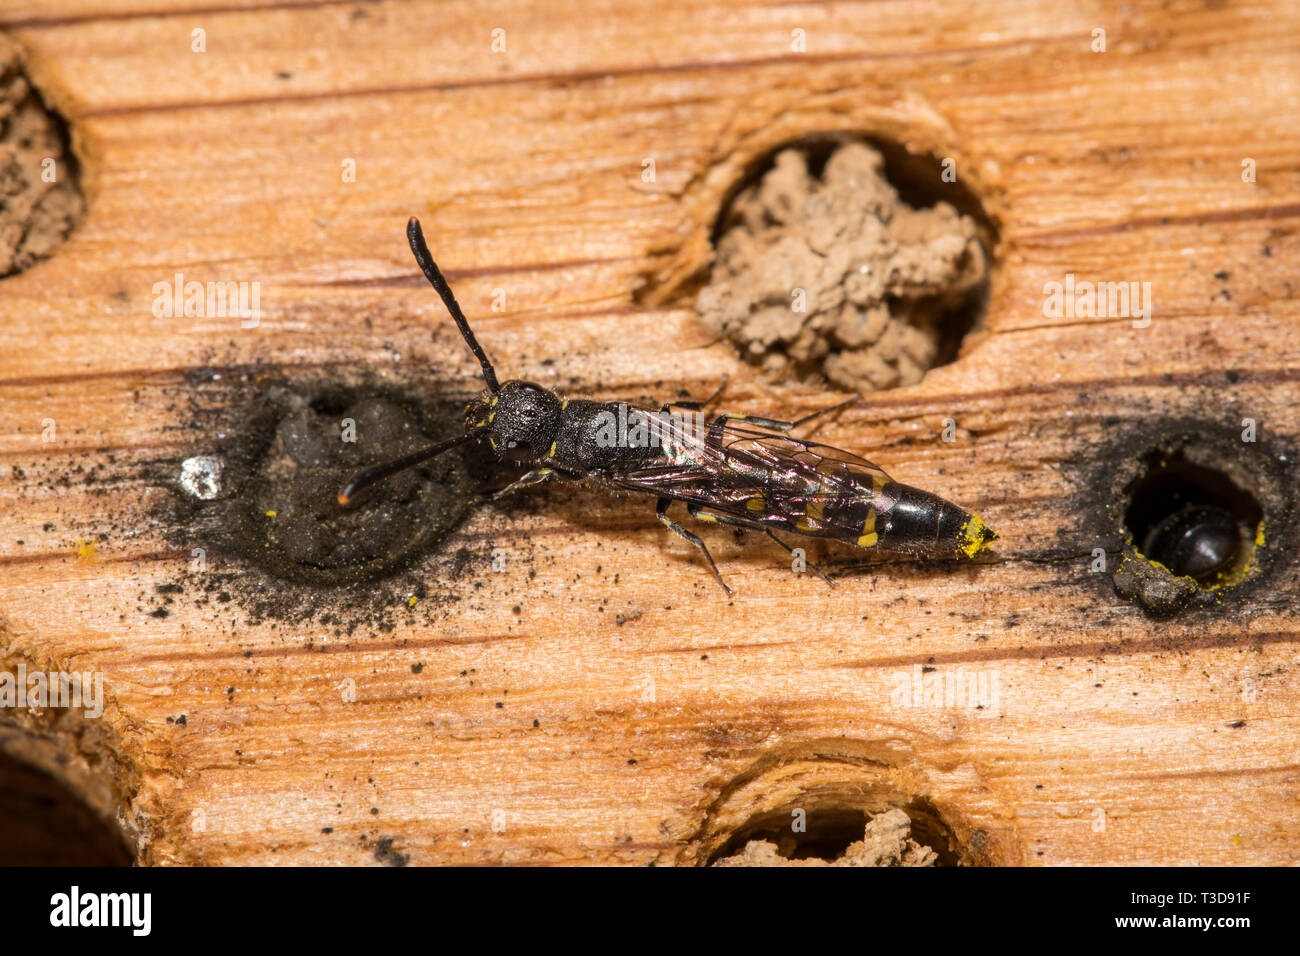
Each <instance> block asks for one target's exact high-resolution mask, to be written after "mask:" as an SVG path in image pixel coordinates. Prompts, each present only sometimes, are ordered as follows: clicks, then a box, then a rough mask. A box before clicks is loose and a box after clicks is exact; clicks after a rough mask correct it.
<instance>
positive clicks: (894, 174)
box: [696, 134, 997, 391]
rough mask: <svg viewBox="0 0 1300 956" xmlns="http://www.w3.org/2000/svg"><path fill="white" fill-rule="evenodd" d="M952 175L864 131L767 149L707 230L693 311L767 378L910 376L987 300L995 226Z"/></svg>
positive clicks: (932, 160)
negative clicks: (708, 260) (709, 258)
mask: <svg viewBox="0 0 1300 956" xmlns="http://www.w3.org/2000/svg"><path fill="white" fill-rule="evenodd" d="M955 172H956V170H955V167H954V166H951V165H949V166H945V161H944V159H943V158H941V157H937V156H932V155H916V154H913V153H910V152H908V151H907V150H905V149H904V148H903V147H902V146H900V145H898V144H897V143H890V142H887V141H883V140H879V139H872V138H869V137H866V136H847V135H843V134H835V135H827V136H812V137H806V138H804V139H801V140H799V141H797V142H794V143H790V144H786V145H785V146H782V147H780V148H779V149H777V150H774V151H773V152H771V153H769V154H767V155H766V156H765V157H763V158H762V159H761V160H760V161H758V162H756V163H755V164H753V166H751V168H750V169H749V170H748V173H747V175H746V176H745V177H744V178H743V179H742V180H741V182H740V183H738V185H737V186H736V187H735V189H734V190H733V191H732V194H731V197H730V199H729V201H728V202H727V203H726V205H725V206H724V209H723V212H722V214H721V215H720V216H719V218H718V221H717V223H716V225H715V228H714V232H713V241H714V247H715V251H716V256H715V262H714V266H713V272H712V276H711V278H710V281H709V284H708V285H707V286H706V287H705V288H704V289H703V290H702V291H701V292H700V294H699V296H698V298H697V300H696V307H697V309H698V311H699V313H700V316H701V318H702V320H703V321H704V323H705V325H706V326H708V327H710V328H711V329H713V330H715V331H717V332H719V333H721V334H723V335H724V336H726V337H727V338H728V339H729V340H730V341H731V342H732V343H733V344H734V345H735V346H736V348H737V349H738V351H739V352H740V354H741V356H742V357H743V358H745V359H746V360H747V361H749V362H751V363H753V364H754V365H757V366H758V367H760V368H761V369H762V370H763V371H764V372H765V373H767V374H768V375H769V376H770V377H772V378H774V379H796V380H802V381H809V382H814V383H818V382H821V381H823V380H829V381H830V382H832V383H834V384H835V385H838V386H840V387H842V388H845V389H848V390H854V391H859V390H861V391H872V390H879V389H886V388H894V387H898V386H905V385H912V384H915V383H916V382H919V381H920V380H921V378H922V377H923V376H924V374H925V373H926V372H927V371H928V370H929V369H931V368H935V367H937V366H940V365H944V364H947V363H949V362H951V361H953V360H954V359H955V358H956V357H957V355H958V353H959V352H960V350H961V345H962V342H963V340H964V338H965V336H966V335H967V334H968V333H969V332H970V331H971V330H972V329H973V328H975V327H976V326H977V325H978V324H979V323H980V322H981V321H982V318H983V314H984V310H985V307H986V304H987V301H988V291H989V270H990V262H991V250H992V249H993V248H994V247H995V245H996V239H997V236H996V229H995V228H994V226H993V224H992V221H991V220H990V218H989V217H988V216H987V215H986V214H985V213H984V211H983V209H982V207H981V204H980V202H979V199H978V198H977V197H976V196H974V195H973V194H972V193H971V192H970V191H969V190H967V189H966V187H965V186H963V185H962V184H961V182H960V180H959V179H957V180H955V181H948V180H949V179H952V177H953V176H954V175H955ZM945 173H947V176H945Z"/></svg>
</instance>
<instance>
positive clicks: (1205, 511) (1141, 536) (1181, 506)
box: [1124, 453, 1263, 588]
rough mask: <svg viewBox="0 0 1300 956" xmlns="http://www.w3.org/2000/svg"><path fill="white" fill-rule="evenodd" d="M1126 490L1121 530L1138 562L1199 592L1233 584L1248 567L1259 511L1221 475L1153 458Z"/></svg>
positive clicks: (1173, 458) (1175, 458) (1182, 461)
mask: <svg viewBox="0 0 1300 956" xmlns="http://www.w3.org/2000/svg"><path fill="white" fill-rule="evenodd" d="M1146 465H1147V467H1146V471H1145V473H1144V474H1142V475H1141V476H1140V477H1139V478H1138V479H1137V480H1136V481H1135V482H1134V483H1133V484H1132V485H1130V487H1129V489H1128V493H1129V501H1128V506H1127V508H1126V509H1125V512H1124V526H1125V528H1126V529H1127V531H1128V532H1129V533H1130V534H1131V535H1132V540H1133V547H1134V549H1135V550H1136V552H1137V554H1138V555H1139V556H1140V557H1143V558H1146V559H1147V560H1149V561H1152V562H1155V563H1157V564H1159V565H1160V566H1162V567H1163V568H1165V569H1166V570H1168V571H1169V572H1170V573H1171V574H1173V575H1174V576H1176V577H1187V578H1192V579H1194V580H1195V581H1196V582H1197V585H1198V586H1199V587H1201V588H1212V587H1216V586H1221V585H1224V584H1232V583H1235V582H1236V581H1238V580H1240V579H1241V577H1242V576H1243V575H1244V574H1245V572H1246V570H1247V568H1248V567H1249V564H1250V559H1251V554H1252V552H1253V551H1254V547H1255V540H1256V537H1257V536H1258V534H1259V530H1260V522H1261V521H1262V520H1263V512H1262V511H1261V509H1260V506H1259V502H1257V501H1256V500H1255V498H1254V496H1253V495H1251V494H1250V493H1249V492H1248V491H1245V490H1244V489H1242V488H1239V487H1238V486H1237V485H1236V484H1235V483H1234V482H1233V481H1232V479H1231V478H1229V477H1228V476H1227V475H1226V474H1224V473H1223V472H1220V471H1216V470H1214V469H1212V468H1207V467H1204V466H1201V465H1198V464H1194V463H1193V462H1190V461H1188V460H1187V459H1186V458H1185V457H1183V456H1182V455H1179V454H1173V455H1163V454H1159V453H1153V454H1151V455H1149V456H1148V457H1147V461H1146Z"/></svg>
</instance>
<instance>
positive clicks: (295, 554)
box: [180, 384, 491, 585]
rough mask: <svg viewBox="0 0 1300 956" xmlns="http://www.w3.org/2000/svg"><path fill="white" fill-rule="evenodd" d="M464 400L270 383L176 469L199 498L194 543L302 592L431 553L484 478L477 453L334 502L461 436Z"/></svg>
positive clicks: (374, 574) (451, 456) (364, 577)
mask: <svg viewBox="0 0 1300 956" xmlns="http://www.w3.org/2000/svg"><path fill="white" fill-rule="evenodd" d="M463 410H464V404H463V402H439V403H436V404H434V405H431V406H430V407H428V408H427V409H423V408H422V407H421V406H418V405H416V404H414V403H413V402H410V401H407V400H406V399H404V398H403V397H402V396H400V395H397V394H395V393H386V392H379V393H376V392H374V391H370V390H368V389H361V388H357V387H349V386H337V387H333V388H327V389H324V390H321V391H315V390H311V389H306V388H303V387H302V386H297V385H291V384H275V385H271V386H270V387H268V388H267V389H266V391H265V393H264V394H263V396H262V397H261V399H260V400H259V401H258V402H257V403H256V404H255V406H254V407H253V408H252V409H250V410H249V411H248V412H247V413H246V414H247V417H246V420H245V421H244V422H243V424H241V425H239V426H237V427H235V428H234V429H232V431H231V432H230V433H228V434H225V435H223V436H221V440H220V441H219V442H218V443H217V444H216V445H214V447H213V449H212V450H211V451H210V452H209V453H206V454H202V455H197V456H194V457H192V458H189V459H187V460H186V461H185V462H183V463H182V469H181V476H180V484H181V486H182V488H183V489H184V490H185V491H186V492H187V493H188V494H189V496H190V497H192V498H194V499H198V501H197V503H196V505H195V507H196V508H197V509H198V512H199V513H198V514H197V515H196V516H195V517H194V519H193V525H194V528H195V531H196V532H197V534H198V536H199V537H200V538H201V539H204V540H208V541H211V542H212V543H214V544H215V545H216V546H217V547H218V550H219V551H223V552H227V553H229V552H233V553H235V554H238V555H240V556H241V557H243V558H245V559H246V560H248V561H250V562H252V563H253V564H255V565H257V566H259V567H261V568H262V569H263V570H265V571H267V572H269V573H270V574H272V575H274V576H276V577H280V578H285V579H288V580H291V581H297V582H301V583H305V584H318V585H337V584H355V583H359V582H364V581H373V580H376V579H380V578H384V577H387V576H389V575H391V574H393V573H395V572H397V571H399V570H402V569H403V568H405V567H407V566H409V565H411V564H413V563H414V562H416V561H418V560H419V559H420V558H422V557H424V556H425V555H427V554H428V553H430V552H431V551H432V550H433V549H435V548H436V546H437V545H438V544H439V543H440V542H441V541H442V540H443V539H444V538H445V537H446V536H447V534H448V533H449V532H450V531H451V530H453V529H454V528H455V527H456V526H457V525H459V523H460V522H461V520H462V519H463V518H464V517H465V515H466V514H467V513H468V511H469V510H470V508H471V506H472V505H473V504H474V502H475V501H476V500H477V498H478V497H479V493H480V492H481V490H482V487H483V485H482V482H483V481H484V479H485V478H486V476H488V475H490V473H491V467H490V463H489V462H488V461H486V460H485V458H484V454H483V453H482V451H481V450H480V449H477V448H475V447H473V446H469V447H464V448H457V449H453V450H451V451H449V452H447V453H446V454H444V455H442V456H440V457H438V458H435V459H434V460H432V461H428V462H425V463H423V464H422V465H419V466H417V467H414V468H410V469H407V470H405V471H402V472H399V473H397V474H395V475H393V476H392V477H390V478H388V479H386V480H385V481H382V482H379V483H377V484H375V485H373V486H371V487H370V488H367V489H366V490H365V491H364V492H363V493H361V494H359V495H358V496H357V499H356V500H355V501H354V502H353V503H352V504H351V505H350V506H348V507H343V506H342V505H340V504H339V501H338V493H339V490H340V489H341V488H342V487H343V484H344V483H345V482H346V481H347V480H348V479H349V478H351V477H352V476H353V475H355V474H357V473H358V472H359V471H362V470H363V469H365V468H368V467H370V466H372V465H375V464H379V463H382V462H386V461H391V460H393V459H396V458H400V457H402V456H404V455H408V454H411V453H412V452H415V451H419V450H420V449H422V448H425V447H428V446H429V445H432V444H434V443H435V442H436V441H438V440H441V439H443V438H446V437H448V436H449V435H454V434H458V433H459V432H460V431H461V430H463V425H462V423H461V418H462V415H463Z"/></svg>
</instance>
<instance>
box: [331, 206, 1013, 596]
mask: <svg viewBox="0 0 1300 956" xmlns="http://www.w3.org/2000/svg"><path fill="white" fill-rule="evenodd" d="M406 238H407V239H408V240H409V242H410V244H411V251H412V252H413V253H414V254H415V261H416V262H418V263H419V264H420V268H421V269H422V270H423V271H424V274H425V276H426V277H427V278H428V280H429V282H430V283H431V284H432V285H433V287H434V288H435V289H436V290H438V295H440V296H442V301H443V303H444V304H445V305H446V306H447V311H448V312H450V313H451V317H452V318H453V319H454V320H455V321H456V326H457V327H458V328H459V329H460V334H461V335H462V336H464V338H465V344H467V345H468V346H469V350H470V351H471V352H473V353H474V357H475V358H477V359H478V361H479V364H480V365H481V366H482V367H483V380H484V381H485V382H486V383H487V389H486V390H485V391H484V392H483V393H482V394H481V395H479V396H478V397H477V398H475V399H474V400H473V401H472V402H471V403H470V404H469V407H468V408H467V409H466V412H465V433H464V434H463V435H457V436H455V437H454V438H449V439H447V440H446V441H442V442H439V443H438V444H436V445H433V446H432V447H430V448H426V449H424V450H422V451H419V452H416V453H415V454H413V455H408V456H406V457H404V458H399V459H397V460H396V461H391V462H388V463H387V464H383V465H378V466H376V467H374V468H369V469H367V470H366V471H363V472H361V473H360V474H358V475H357V476H355V477H354V478H353V479H352V480H351V481H349V482H348V483H347V485H345V486H344V488H343V490H342V491H341V492H340V493H339V503H340V504H342V505H347V504H349V503H350V502H351V501H352V500H353V499H354V498H355V496H356V493H357V492H358V491H359V490H360V489H361V488H363V487H365V486H367V485H370V484H373V483H375V482H377V481H381V480H383V479H384V478H387V477H388V476H389V475H392V474H394V473H396V472H398V471H401V470H403V469H405V468H410V467H412V466H413V465H417V464H419V463H421V462H423V461H427V460H429V459H430V458H433V457H434V456H436V455H440V454H442V453H443V452H445V451H447V450H448V449H450V448H454V447H456V446H457V445H460V444H463V443H465V442H468V441H479V440H482V439H484V438H486V439H487V440H488V443H489V444H490V445H491V446H492V450H493V451H495V452H496V454H497V456H498V457H500V458H501V459H503V460H505V461H509V462H515V463H518V464H525V465H530V466H532V468H533V470H532V471H530V472H528V473H527V474H526V475H524V476H523V477H522V478H520V479H519V480H518V481H516V482H515V483H514V484H512V485H510V486H509V487H508V488H506V489H505V491H506V492H508V491H511V490H513V489H515V488H519V487H522V486H524V485H530V484H534V483H536V482H539V481H543V480H545V479H546V478H548V477H550V476H551V475H562V476H563V477H565V478H570V479H576V480H583V479H585V480H590V481H594V482H597V483H599V484H601V485H604V486H606V487H608V488H611V489H614V490H616V491H635V492H641V493H643V494H648V495H654V496H655V497H656V498H658V499H659V500H658V504H657V506H656V508H655V513H656V515H657V516H658V518H659V520H660V521H661V522H662V523H663V524H664V526H665V527H667V528H669V529H671V530H672V531H674V532H676V533H677V534H679V535H681V536H682V537H683V538H685V539H686V540H687V541H689V542H691V544H693V545H695V546H696V547H697V548H699V549H700V551H701V552H702V553H703V554H704V559H705V560H706V561H707V562H708V563H709V570H711V571H712V572H713V576H714V577H716V578H717V579H718V583H719V584H721V585H722V587H723V590H725V591H726V592H727V593H728V594H731V588H729V587H727V584H726V582H725V581H723V580H722V575H721V574H719V573H718V567H717V565H716V564H714V562H713V557H712V555H710V554H709V549H708V548H707V547H706V546H705V544H704V542H703V541H701V540H700V539H699V538H698V537H697V536H696V535H694V534H692V533H691V532H689V531H687V530H686V529H685V528H683V527H682V526H681V525H680V524H678V523H677V522H676V521H674V520H673V519H672V518H670V517H669V516H668V507H669V505H671V504H672V503H673V502H674V501H681V502H683V503H684V504H685V505H686V510H687V512H688V513H689V514H690V515H691V517H693V518H697V519H699V520H700V521H707V522H712V523H716V524H727V525H733V526H735V527H739V528H750V529H753V530H756V531H763V532H766V533H767V534H768V535H769V536H770V537H771V538H772V539H773V540H774V541H776V542H777V543H778V544H779V545H781V547H783V548H785V549H786V550H787V551H791V548H790V546H789V545H787V544H786V543H785V542H784V541H782V540H781V539H780V538H778V537H777V536H776V532H777V531H787V532H790V533H792V534H799V535H806V536H808V537H813V538H831V539H834V540H836V541H844V542H847V543H849V544H854V545H857V546H858V547H861V548H882V549H885V550H887V551H897V552H903V553H906V554H912V555H917V556H936V557H937V556H948V557H954V556H957V555H960V554H964V555H966V556H967V557H974V555H975V554H976V553H977V552H978V551H979V550H980V549H981V548H984V547H985V546H986V545H987V544H988V543H989V542H990V541H992V540H993V539H995V538H996V537H997V535H996V534H994V533H993V531H992V529H990V528H989V527H988V526H987V525H986V524H984V522H983V521H981V520H980V518H979V517H978V516H977V515H974V514H972V513H970V512H969V511H965V510H964V509H962V508H959V507H957V506H956V505H954V504H952V503H951V502H948V501H945V500H943V499H942V498H940V497H938V496H937V495H933V494H931V493H930V492H928V491H922V490H920V489H919V488H913V487H910V486H909V485H904V484H900V483H898V482H896V481H894V480H893V479H892V478H890V477H889V476H888V475H887V474H885V472H884V471H883V470H882V469H880V468H878V467H877V466H875V465H873V464H872V463H871V462H869V461H867V460H865V459H863V458H859V457H858V456H856V455H851V454H849V453H848V452H844V451H840V450H839V449H838V448H832V447H831V446H829V445H822V444H818V443H817V442H809V441H801V440H800V439H797V438H791V437H789V435H788V434H787V433H788V432H789V431H790V430H791V429H793V428H795V427H796V426H798V425H802V424H804V423H805V422H808V421H810V420H812V419H813V418H816V417H817V416H818V415H824V414H826V412H829V411H833V410H834V409H837V408H842V407H843V406H844V405H846V404H849V402H852V401H855V400H856V397H855V398H854V399H850V400H849V402H843V403H841V404H839V405H836V406H834V407H833V408H828V409H823V410H822V411H820V412H815V413H813V414H812V415H808V416H805V417H804V418H801V419H799V420H798V421H794V422H783V421H776V420H774V419H770V418H755V417H753V416H745V415H727V414H720V415H717V416H716V417H714V418H712V419H707V418H705V417H704V416H703V415H702V413H701V411H700V410H701V409H702V408H704V407H705V406H706V405H708V404H709V403H710V402H712V401H713V399H714V398H716V397H717V395H718V394H719V393H720V392H721V391H722V389H721V388H719V389H718V392H715V393H714V395H713V396H712V397H710V398H709V399H706V400H705V401H697V402H670V403H668V404H666V405H663V406H662V407H660V408H659V409H654V408H648V407H642V406H636V405H628V404H626V403H619V402H593V401H584V400H582V399H563V398H560V396H558V395H556V394H555V392H553V391H551V390H550V389H548V388H545V387H543V386H541V385H538V384H536V383H534V382H523V381H510V382H506V383H505V384H504V385H502V384H499V383H498V382H497V376H496V370H495V369H494V368H493V367H492V363H491V362H490V361H488V357H487V354H486V353H485V352H484V351H483V348H482V347H481V346H480V345H479V344H478V340H477V339H476V338H475V337H474V333H473V331H471V330H470V327H469V322H468V321H467V320H466V318H465V314H464V313H463V312H461V309H460V306H459V305H458V304H457V302H456V297H455V296H454V295H452V292H451V288H450V286H448V285H447V280H446V279H445V278H443V275H442V273H441V272H440V271H439V269H438V265H437V263H435V262H434V261H433V257H432V256H431V255H430V254H429V247H428V245H426V243H425V241H424V232H423V231H422V230H421V229H420V223H419V221H418V220H416V219H412V220H411V221H410V222H409V223H407V227H406ZM724 384H725V382H724ZM738 422H743V423H744V424H743V425H742V424H737V423H738ZM809 566H810V567H811V565H809ZM813 570H814V571H816V573H818V574H820V575H821V576H822V577H823V578H825V580H826V581H827V583H832V584H833V582H832V581H831V579H830V578H829V577H827V576H826V575H825V574H823V573H822V572H821V571H819V570H817V569H816V568H813Z"/></svg>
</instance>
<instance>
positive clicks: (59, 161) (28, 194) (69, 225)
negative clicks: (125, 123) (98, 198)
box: [0, 34, 86, 278]
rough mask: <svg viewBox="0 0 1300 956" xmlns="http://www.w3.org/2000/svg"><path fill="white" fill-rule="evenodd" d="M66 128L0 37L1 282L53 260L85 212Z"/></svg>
mask: <svg viewBox="0 0 1300 956" xmlns="http://www.w3.org/2000/svg"><path fill="white" fill-rule="evenodd" d="M79 180H80V173H79V169H78V165H77V161H76V158H75V156H74V155H73V153H72V149H71V146H70V141H69V137H68V129H67V124H66V123H65V122H64V120H63V118H62V117H60V116H59V115H58V114H57V113H55V112H54V111H53V110H51V109H50V108H49V107H48V106H47V105H46V104H45V102H44V101H43V100H42V98H41V96H40V95H39V93H38V92H37V91H36V89H35V87H34V86H33V85H32V82H31V80H30V79H29V77H28V76H27V72H26V69H25V65H24V60H23V53H22V48H21V47H20V46H18V44H17V43H15V42H14V41H13V40H11V39H10V38H9V37H7V36H5V35H4V34H0V278H4V277H5V276H10V275H13V274H15V273H17V272H22V271H23V270H24V269H28V268H30V267H31V266H32V265H33V264H34V263H36V262H38V261H39V260H41V259H43V258H45V257H46V256H48V255H50V254H51V253H52V252H53V251H54V250H55V249H57V248H58V247H59V246H60V245H61V244H62V243H63V241H64V240H65V239H66V238H67V237H68V234H69V233H70V232H72V229H73V227H75V226H76V224H77V223H78V222H80V221H81V218H82V216H83V215H84V213H85V206H86V204H85V199H84V197H83V195H82V192H81V185H80V181H79Z"/></svg>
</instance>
